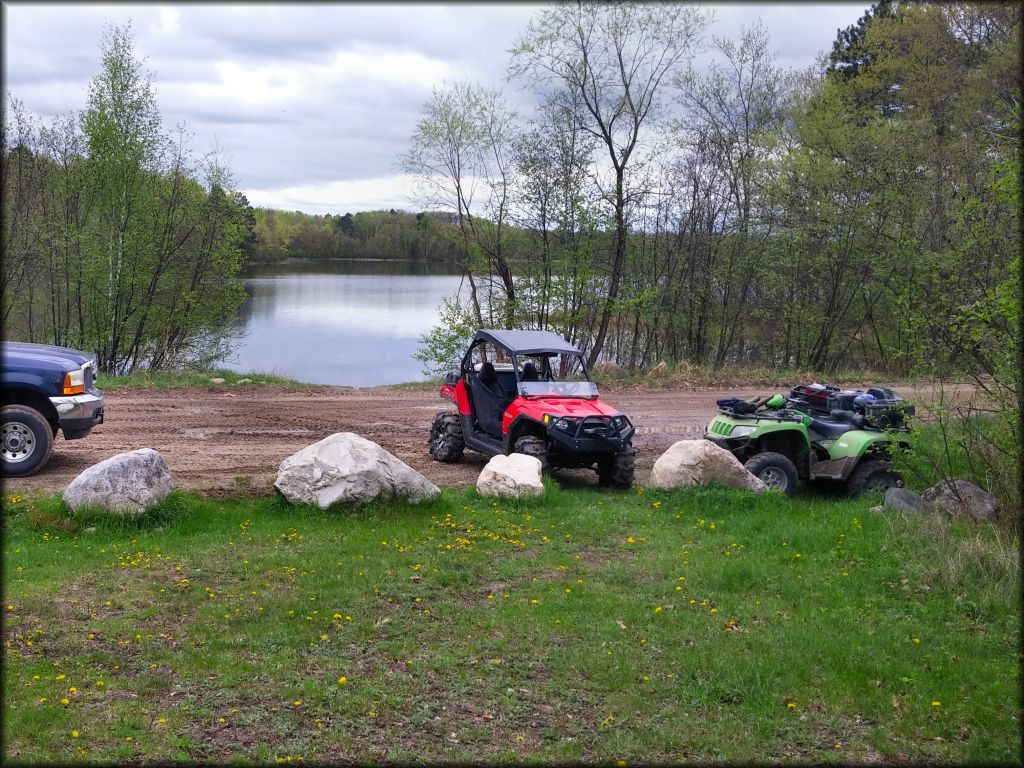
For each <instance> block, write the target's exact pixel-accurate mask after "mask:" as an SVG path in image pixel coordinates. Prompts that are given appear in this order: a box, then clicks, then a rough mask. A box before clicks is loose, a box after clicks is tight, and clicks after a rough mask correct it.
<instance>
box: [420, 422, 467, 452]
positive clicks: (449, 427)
mask: <svg viewBox="0 0 1024 768" xmlns="http://www.w3.org/2000/svg"><path fill="white" fill-rule="evenodd" d="M465 447H466V441H465V440H464V439H463V437H462V422H461V421H460V420H459V417H458V415H457V414H454V413H439V414H437V416H435V417H434V422H433V423H432V424H431V425H430V443H429V444H428V448H429V449H430V455H431V456H433V458H434V461H443V462H446V463H448V464H454V463H456V462H459V461H462V451H463V450H464V449H465Z"/></svg>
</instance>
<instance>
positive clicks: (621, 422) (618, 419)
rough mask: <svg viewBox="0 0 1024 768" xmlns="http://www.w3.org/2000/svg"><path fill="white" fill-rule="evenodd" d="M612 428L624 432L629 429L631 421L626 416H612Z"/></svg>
mask: <svg viewBox="0 0 1024 768" xmlns="http://www.w3.org/2000/svg"><path fill="white" fill-rule="evenodd" d="M612 426H613V427H615V429H617V430H618V431H619V432H622V431H624V430H626V429H628V428H629V426H630V425H629V419H627V418H626V417H625V416H612Z"/></svg>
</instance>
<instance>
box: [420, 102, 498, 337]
mask: <svg viewBox="0 0 1024 768" xmlns="http://www.w3.org/2000/svg"><path fill="white" fill-rule="evenodd" d="M514 120H515V114H514V113H512V112H510V111H509V110H508V108H507V107H506V106H505V104H504V102H503V100H502V97H501V94H500V92H498V91H496V90H491V89H487V88H483V87H480V86H478V85H472V84H470V83H456V84H455V85H452V86H450V87H446V88H442V89H436V88H435V89H434V92H433V94H432V96H431V98H430V100H429V101H428V102H427V103H426V104H425V105H424V115H423V118H422V119H421V120H420V121H419V123H418V124H417V126H416V131H415V133H414V134H413V136H412V140H411V143H410V147H409V151H408V152H406V154H405V155H404V156H403V157H402V160H401V164H402V168H403V170H405V171H406V172H407V173H410V174H412V175H413V176H415V177H416V180H417V185H418V188H417V195H418V197H419V202H420V204H421V205H423V206H424V208H426V209H428V210H430V209H435V210H436V209H441V210H445V211H451V212H452V213H454V214H455V216H456V222H457V224H458V227H459V232H460V234H461V236H462V241H463V242H462V245H463V247H464V249H465V251H466V254H467V259H466V261H465V263H464V269H465V271H466V276H467V278H468V280H469V285H470V301H471V304H472V310H473V314H474V315H475V316H476V319H477V321H478V322H479V323H483V311H482V309H481V303H480V297H479V293H478V285H477V280H478V279H479V278H478V277H477V276H475V275H474V270H475V265H477V264H481V265H482V266H483V267H484V268H485V273H486V275H487V276H488V280H489V278H490V275H492V274H494V275H497V276H498V279H499V281H500V284H501V290H502V291H503V293H504V296H503V297H501V299H500V301H499V302H498V303H499V304H500V305H501V313H500V314H501V316H502V320H503V321H504V322H505V323H506V324H507V325H509V326H511V325H512V323H513V317H514V315H515V307H516V287H515V283H514V281H513V279H512V268H511V266H510V264H509V260H508V254H507V250H508V248H507V245H508V239H509V235H510V232H509V222H508V215H509V207H510V197H509V195H510V191H511V186H510V176H511V174H512V170H513V169H512V138H513V125H514ZM490 299H491V300H489V301H488V303H487V306H488V313H489V314H490V313H491V311H492V310H493V308H494V304H495V301H494V300H493V295H491V296H490ZM489 319H491V321H492V322H493V318H489Z"/></svg>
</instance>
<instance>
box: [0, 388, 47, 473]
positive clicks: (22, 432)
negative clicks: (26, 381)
mask: <svg viewBox="0 0 1024 768" xmlns="http://www.w3.org/2000/svg"><path fill="white" fill-rule="evenodd" d="M0 433H2V443H0V453H2V455H3V475H4V477H25V476H26V475H31V474H32V473H33V472H38V471H39V470H40V469H42V466H43V464H45V463H46V460H47V459H49V458H50V452H51V451H52V450H53V432H52V431H51V430H50V425H49V424H48V423H47V421H46V419H44V418H43V415H42V414H41V413H39V411H37V410H36V409H35V408H29V407H28V406H27V405H5V406H4V407H3V408H2V409H0Z"/></svg>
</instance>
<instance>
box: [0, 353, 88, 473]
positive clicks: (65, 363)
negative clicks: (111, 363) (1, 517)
mask: <svg viewBox="0 0 1024 768" xmlns="http://www.w3.org/2000/svg"><path fill="white" fill-rule="evenodd" d="M95 379H96V363H95V362H94V361H93V359H92V358H91V357H89V356H88V355H85V354H83V353H82V352H78V351H76V350H73V349H65V348H64V347H51V346H47V345H45V344H26V343H21V342H8V341H5V342H3V344H2V345H0V432H2V438H3V444H2V446H0V451H2V454H3V467H2V470H3V475H4V477H24V476H25V475H31V474H32V473H33V472H37V471H39V469H41V468H42V466H43V465H44V464H45V463H46V460H47V459H49V458H50V452H51V451H52V450H53V441H54V438H56V436H57V432H58V430H60V431H62V432H63V433H64V439H65V440H77V439H78V438H80V437H85V436H86V435H88V434H89V432H91V431H92V428H93V427H95V426H96V425H97V424H102V423H103V393H102V392H100V391H99V390H98V389H96V384H95Z"/></svg>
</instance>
